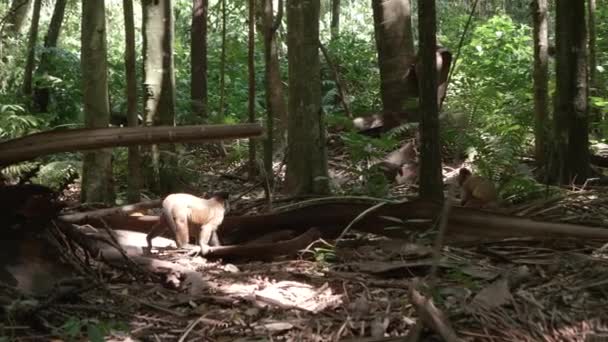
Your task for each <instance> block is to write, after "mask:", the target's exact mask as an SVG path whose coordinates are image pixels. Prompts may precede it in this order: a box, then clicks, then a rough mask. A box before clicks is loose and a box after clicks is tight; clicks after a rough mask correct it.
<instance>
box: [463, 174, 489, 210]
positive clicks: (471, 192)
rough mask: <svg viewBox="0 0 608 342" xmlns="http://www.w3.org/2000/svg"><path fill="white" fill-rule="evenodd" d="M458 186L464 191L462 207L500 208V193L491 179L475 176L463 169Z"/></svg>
mask: <svg viewBox="0 0 608 342" xmlns="http://www.w3.org/2000/svg"><path fill="white" fill-rule="evenodd" d="M458 185H460V187H461V189H462V199H461V200H460V205H462V206H465V207H473V208H488V207H496V206H498V193H497V191H496V188H495V187H494V183H492V182H491V181H490V180H489V179H486V178H484V177H481V176H475V175H473V174H471V171H470V170H469V169H467V168H464V167H463V168H461V169H460V172H459V174H458Z"/></svg>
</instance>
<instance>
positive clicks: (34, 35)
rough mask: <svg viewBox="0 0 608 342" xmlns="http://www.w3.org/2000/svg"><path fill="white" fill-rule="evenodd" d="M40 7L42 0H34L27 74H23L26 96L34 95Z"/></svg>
mask: <svg viewBox="0 0 608 342" xmlns="http://www.w3.org/2000/svg"><path fill="white" fill-rule="evenodd" d="M40 7H42V0H34V11H33V12H32V24H31V25H30V32H29V35H28V41H27V60H26V62H25V72H24V73H23V94H24V95H25V96H30V95H32V73H33V72H34V62H35V57H36V41H37V40H38V22H39V21H40Z"/></svg>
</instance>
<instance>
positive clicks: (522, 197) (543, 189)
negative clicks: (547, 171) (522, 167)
mask: <svg viewBox="0 0 608 342" xmlns="http://www.w3.org/2000/svg"><path fill="white" fill-rule="evenodd" d="M559 193H560V189H559V188H556V187H547V186H546V185H544V184H540V183H538V182H537V181H536V180H535V179H534V178H532V177H531V176H518V177H513V178H511V179H509V180H507V181H506V182H505V183H503V185H502V186H501V187H500V193H499V195H500V197H501V198H502V199H503V200H504V201H507V202H510V203H513V204H517V203H523V202H526V201H530V200H534V199H537V198H543V197H551V196H554V195H557V194H559Z"/></svg>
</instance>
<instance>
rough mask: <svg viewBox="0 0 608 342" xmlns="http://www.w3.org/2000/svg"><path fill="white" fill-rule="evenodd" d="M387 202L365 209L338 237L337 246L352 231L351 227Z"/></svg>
mask: <svg viewBox="0 0 608 342" xmlns="http://www.w3.org/2000/svg"><path fill="white" fill-rule="evenodd" d="M386 203H387V202H381V203H378V204H376V205H374V206H371V207H369V208H367V209H365V210H364V211H363V212H362V213H361V214H359V215H357V217H355V218H354V219H353V220H352V221H351V222H350V223H349V224H348V226H346V228H344V230H343V231H342V233H340V236H338V238H337V239H336V246H337V245H338V241H340V240H341V239H342V238H343V237H344V235H345V234H346V233H347V232H348V231H349V230H350V227H352V226H353V225H354V224H355V223H357V222H359V221H361V220H362V219H363V218H364V217H365V216H367V215H368V214H369V213H372V212H373V211H375V210H377V209H378V208H380V207H382V206H384V205H385V204H386Z"/></svg>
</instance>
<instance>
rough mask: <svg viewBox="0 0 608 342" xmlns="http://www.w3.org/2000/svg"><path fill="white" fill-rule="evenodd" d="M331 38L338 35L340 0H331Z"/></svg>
mask: <svg viewBox="0 0 608 342" xmlns="http://www.w3.org/2000/svg"><path fill="white" fill-rule="evenodd" d="M330 28H331V40H335V39H336V38H338V36H339V35H340V0H331V26H330Z"/></svg>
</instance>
